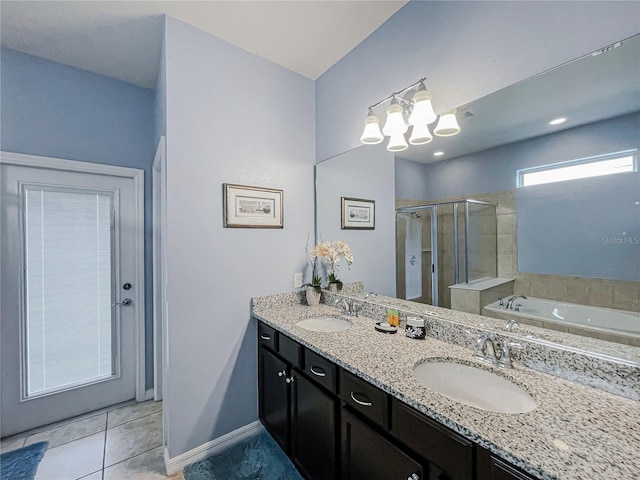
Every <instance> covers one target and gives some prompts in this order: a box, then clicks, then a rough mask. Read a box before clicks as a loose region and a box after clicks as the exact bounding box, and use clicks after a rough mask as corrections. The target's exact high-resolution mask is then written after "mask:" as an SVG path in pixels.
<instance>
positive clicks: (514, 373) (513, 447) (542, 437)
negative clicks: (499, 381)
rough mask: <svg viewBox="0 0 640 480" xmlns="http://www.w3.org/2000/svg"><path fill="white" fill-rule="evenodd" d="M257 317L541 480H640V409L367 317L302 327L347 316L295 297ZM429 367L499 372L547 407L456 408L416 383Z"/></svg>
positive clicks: (259, 308) (262, 303)
mask: <svg viewBox="0 0 640 480" xmlns="http://www.w3.org/2000/svg"><path fill="white" fill-rule="evenodd" d="M256 300H258V301H256ZM455 313H456V312H453V313H452V314H453V315H455ZM252 314H253V316H254V317H256V318H258V319H259V320H262V321H264V322H265V323H266V324H268V325H270V326H272V327H273V328H275V329H276V330H278V331H280V332H282V333H284V334H286V335H288V336H289V337H291V338H293V339H294V340H297V341H298V342H300V343H302V344H303V345H305V346H306V347H308V348H309V349H311V350H313V351H315V352H317V353H319V354H321V355H323V356H324V357H326V358H328V359H329V360H332V361H333V362H335V363H336V364H338V365H340V366H341V367H343V368H345V369H346V370H349V371H351V372H353V373H354V374H356V375H358V376H359V377H361V378H363V379H365V380H367V381H369V382H371V383H373V384H374V385H376V386H378V387H379V388H381V389H382V390H384V391H386V392H388V393H389V394H391V395H392V396H394V397H396V398H398V399H399V400H401V401H403V402H405V403H407V404H408V405H410V406H412V407H414V408H416V409H417V410H419V411H421V412H422V413H424V414H426V415H427V416H429V417H431V418H434V419H436V420H438V421H440V422H441V423H443V424H445V425H446V426H448V427H449V428H451V429H452V430H454V431H456V432H458V433H460V434H461V435H463V436H465V437H466V438H468V439H470V440H472V441H474V442H476V443H478V444H480V445H482V446H484V447H486V448H488V449H489V450H490V451H492V452H494V453H496V454H497V455H499V456H501V457H502V458H504V459H506V460H507V461H510V462H511V463H513V464H515V465H517V466H519V467H520V468H522V469H523V470H525V471H527V472H529V473H530V474H532V475H534V476H537V477H539V478H541V479H583V480H586V479H632V478H640V402H637V401H634V400H630V399H627V398H623V397H620V396H616V395H613V394H610V393H607V392H603V391H600V390H597V389H594V388H591V387H587V386H583V385H580V384H577V383H574V382H570V381H568V380H563V379H561V378H557V377H553V376H550V375H547V374H544V373H541V372H538V371H536V370H532V369H529V368H526V367H522V366H521V365H519V364H515V365H514V368H513V369H511V370H505V369H501V368H498V367H492V366H491V365H489V364H487V363H485V362H482V361H480V360H477V359H475V358H474V357H473V356H472V351H471V350H470V349H468V348H464V347H461V346H458V345H454V344H451V343H445V342H443V341H440V340H436V339H434V338H430V337H427V338H426V339H425V340H413V339H410V338H407V337H405V335H404V332H403V331H400V332H398V333H397V334H394V335H389V334H384V333H378V332H376V331H375V330H374V328H373V327H374V324H375V320H372V319H371V318H367V317H364V316H360V317H358V318H349V317H342V318H345V319H348V320H349V321H350V322H351V324H352V326H351V328H350V329H349V330H345V331H342V332H334V333H318V332H311V331H308V330H304V329H302V328H300V327H298V326H296V322H297V321H299V320H300V319H303V318H309V317H313V316H318V315H329V316H340V311H339V310H338V309H337V308H334V307H331V306H328V305H324V304H321V305H319V306H317V307H309V306H306V305H302V304H300V302H299V301H298V302H295V300H294V301H291V300H289V297H287V296H285V295H280V296H272V297H261V298H260V299H254V302H253V311H252ZM377 320H380V319H377ZM429 360H453V361H455V362H459V363H464V364H467V365H472V366H475V367H478V368H482V369H485V370H488V371H493V372H495V373H496V374H498V375H501V376H503V377H505V378H508V379H510V380H511V381H513V382H514V383H516V384H517V385H519V386H520V387H521V388H523V389H524V390H526V391H527V392H528V393H529V394H530V395H532V396H533V397H534V398H535V400H536V402H537V404H538V406H537V408H536V409H535V410H533V411H532V412H529V413H523V414H501V413H493V412H488V411H485V410H480V409H478V408H475V407H471V406H467V405H464V404H462V403H458V402H456V401H454V400H450V399H449V398H447V397H445V396H443V395H441V394H438V393H437V392H434V391H433V390H430V389H429V388H427V387H426V386H424V385H423V384H422V383H420V382H419V381H418V380H417V379H416V378H415V377H414V375H413V368H414V366H415V365H416V364H418V363H422V362H424V361H429ZM514 363H515V362H514Z"/></svg>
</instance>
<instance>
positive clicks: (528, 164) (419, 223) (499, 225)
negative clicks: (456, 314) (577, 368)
mask: <svg viewBox="0 0 640 480" xmlns="http://www.w3.org/2000/svg"><path fill="white" fill-rule="evenodd" d="M639 62H640V35H637V36H634V37H632V38H629V39H625V40H621V42H619V43H616V44H615V45H612V46H609V47H607V48H605V49H603V50H602V51H599V52H594V53H593V54H591V55H588V56H585V57H581V58H579V59H577V60H574V61H573V62H569V63H567V64H565V65H562V66H560V67H557V68H555V69H553V70H550V71H548V72H544V73H542V74H540V75H537V76H535V77H532V78H530V79H528V80H526V81H523V82H520V83H518V84H516V85H512V86H510V87H507V88H505V89H503V90H500V91H498V92H495V93H493V94H491V95H488V96H486V97H484V98H481V99H478V100H476V101H474V102H472V103H470V104H467V105H462V106H461V107H459V108H458V121H459V123H460V126H461V129H462V130H461V132H460V133H459V134H458V135H456V136H453V137H447V138H439V137H435V138H434V141H433V142H431V143H429V144H427V145H423V146H410V147H409V149H407V150H405V151H404V152H401V153H396V154H395V156H394V155H393V154H390V153H389V152H386V150H385V149H384V147H381V146H362V147H359V148H357V149H355V150H352V151H350V152H345V153H344V154H342V155H339V156H337V157H334V158H332V159H330V160H327V161H325V162H322V163H320V164H318V165H317V171H316V175H317V179H316V189H317V234H318V236H319V237H320V238H325V239H334V238H335V237H337V236H342V237H346V236H348V237H349V238H350V239H351V240H352V241H353V242H356V243H357V248H355V249H354V255H355V262H354V265H353V266H352V268H351V270H350V271H349V272H345V275H343V277H345V278H344V280H347V281H348V280H362V281H364V283H365V288H366V289H367V290H372V291H376V292H377V293H380V294H384V295H387V296H394V297H397V298H402V299H406V300H412V301H415V302H421V303H425V304H431V305H438V306H441V307H445V308H452V309H456V310H461V311H467V312H472V313H481V314H485V315H490V316H495V317H497V318H503V317H505V318H506V316H509V317H511V316H512V315H515V314H516V313H519V314H521V315H523V316H525V317H526V318H525V323H530V324H532V325H535V326H538V327H543V328H551V329H555V330H560V331H564V332H568V333H577V334H581V335H583V334H584V335H587V336H593V337H595V338H600V339H604V340H609V341H616V342H620V343H626V344H631V345H636V346H640V316H639V314H638V312H639V311H640V173H638V148H639V144H640V65H639ZM561 117H562V118H565V119H566V120H565V121H564V122H563V123H557V122H556V124H555V125H551V124H550V122H551V121H552V120H554V119H557V118H561ZM436 152H443V154H441V155H440V156H434V154H435V153H436ZM620 158H622V160H618V159H620ZM612 159H613V160H615V161H618V163H617V164H615V165H614V166H613V167H612V168H613V170H614V171H618V172H622V173H616V174H612V175H604V176H596V177H589V178H581V179H573V180H567V181H563V182H556V183H548V184H539V185H529V186H524V187H521V188H519V184H518V179H519V178H522V177H521V174H522V173H523V172H522V171H524V173H526V172H536V171H540V170H542V169H544V168H546V167H547V166H558V164H562V163H563V162H570V161H579V162H576V165H578V166H579V165H582V164H586V163H589V162H596V161H608V160H612ZM620 162H622V163H620ZM625 162H626V164H625ZM605 163H606V162H605ZM614 163H615V162H614ZM623 164H624V165H623ZM625 165H626V166H625ZM629 165H630V166H629ZM560 166H562V165H560ZM572 166H573V164H572ZM543 167H544V168H543ZM609 167H611V165H609ZM594 168H595V167H594ZM616 169H617V170H616ZM390 172H392V173H390ZM519 172H520V176H519ZM391 175H393V177H394V179H393V180H392V178H390V176H391ZM553 175H556V176H557V175H558V174H557V173H554V174H553ZM553 175H552V176H553ZM522 183H524V182H522ZM338 185H340V188H338ZM394 192H395V193H394ZM340 195H344V196H350V197H357V198H368V199H372V200H375V201H376V205H380V206H381V208H380V209H379V210H378V211H377V214H376V231H374V232H372V231H368V232H367V231H362V232H346V231H342V232H341V231H340V228H339V214H340V213H339V196H340ZM391 206H393V209H392V208H391ZM327 234H329V236H331V237H332V238H327ZM516 294H517V295H522V296H524V297H526V300H525V299H523V298H519V299H516V300H514V301H513V302H511V304H510V305H509V308H508V310H507V305H500V304H499V301H498V298H499V297H507V298H510V297H511V296H513V295H516ZM538 300H539V302H538ZM503 303H506V301H504V302H503ZM561 305H562V306H561ZM576 306H591V307H598V308H600V309H606V310H601V311H600V314H599V315H600V316H601V317H602V320H595V318H596V316H595V315H592V314H591V313H586V314H585V313H578V314H577V315H579V316H582V317H584V318H586V319H587V320H586V322H587V324H586V325H584V326H583V327H584V328H583V327H582V326H579V325H574V326H573V327H569V326H567V325H562V322H558V323H556V322H555V319H554V318H553V316H554V315H555V317H562V316H570V315H573V313H574V312H577V309H578V307H576ZM492 308H493V309H494V310H493V311H492V310H491V309H492ZM516 308H517V310H518V312H516ZM580 308H581V307H580ZM554 309H555V310H554ZM544 310H546V312H543V311H544ZM569 310H571V311H569ZM545 313H546V314H549V315H550V316H551V317H552V318H550V319H547V318H545V316H544V315H543V314H545ZM538 314H540V315H538ZM556 319H557V320H562V319H559V318H556ZM598 322H601V323H598Z"/></svg>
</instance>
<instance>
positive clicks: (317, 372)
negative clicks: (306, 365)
mask: <svg viewBox="0 0 640 480" xmlns="http://www.w3.org/2000/svg"><path fill="white" fill-rule="evenodd" d="M310 370H311V373H313V374H314V375H316V376H317V377H325V376H326V375H327V374H326V373H324V372H323V371H322V368H320V367H316V366H313V367H311V368H310Z"/></svg>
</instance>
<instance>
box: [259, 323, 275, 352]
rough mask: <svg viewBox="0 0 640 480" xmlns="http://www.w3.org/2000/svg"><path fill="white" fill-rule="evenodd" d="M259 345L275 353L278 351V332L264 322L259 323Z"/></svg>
mask: <svg viewBox="0 0 640 480" xmlns="http://www.w3.org/2000/svg"><path fill="white" fill-rule="evenodd" d="M258 345H264V346H265V347H269V348H270V349H271V350H273V351H274V352H275V351H277V349H278V343H277V337H276V331H275V330H274V329H273V328H271V327H270V326H268V325H265V324H264V323H262V322H258Z"/></svg>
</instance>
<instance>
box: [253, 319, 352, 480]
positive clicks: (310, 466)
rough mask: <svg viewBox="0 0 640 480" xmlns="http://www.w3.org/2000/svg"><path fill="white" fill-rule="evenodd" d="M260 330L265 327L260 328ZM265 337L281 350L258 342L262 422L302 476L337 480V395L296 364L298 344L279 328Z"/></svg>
mask: <svg viewBox="0 0 640 480" xmlns="http://www.w3.org/2000/svg"><path fill="white" fill-rule="evenodd" d="M258 334H259V335H262V334H264V333H261V332H260V329H259V331H258ZM264 341H265V342H268V343H269V345H277V346H278V347H279V349H280V348H281V349H282V351H278V352H273V351H271V350H270V349H269V348H266V347H265V346H260V348H259V354H258V390H259V416H260V420H261V421H262V424H263V425H264V426H265V428H266V429H267V431H268V432H269V433H270V434H271V436H272V437H273V438H274V439H275V440H276V441H277V442H278V444H279V445H280V447H281V448H282V450H283V451H285V452H286V453H287V455H289V458H291V461H292V462H293V463H294V464H295V466H296V468H297V469H298V471H299V472H300V473H301V474H302V475H303V476H304V477H305V478H307V479H309V480H335V479H336V478H337V469H338V466H337V454H338V450H337V448H338V446H337V442H338V439H337V435H338V431H337V429H338V416H337V415H338V414H337V409H338V408H339V407H338V401H337V399H336V398H335V397H334V396H333V395H332V394H330V393H329V392H326V391H324V390H323V389H322V388H320V387H318V386H317V385H316V384H315V383H313V382H311V381H310V380H309V379H307V378H306V377H305V376H304V375H303V374H302V372H301V370H299V369H298V368H296V367H300V366H301V363H302V358H303V347H302V346H301V345H299V344H298V343H296V342H294V341H293V340H291V339H290V338H288V337H285V336H284V335H279V334H276V337H275V339H273V338H271V339H269V340H264ZM281 355H282V356H281ZM294 365H295V367H294ZM316 371H317V372H320V371H319V370H316Z"/></svg>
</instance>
